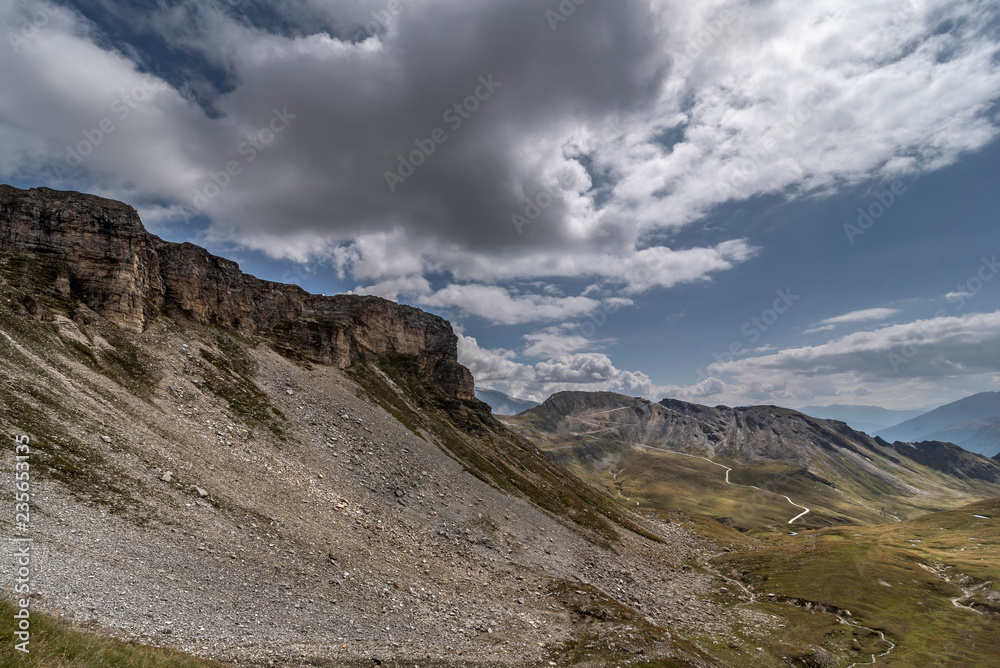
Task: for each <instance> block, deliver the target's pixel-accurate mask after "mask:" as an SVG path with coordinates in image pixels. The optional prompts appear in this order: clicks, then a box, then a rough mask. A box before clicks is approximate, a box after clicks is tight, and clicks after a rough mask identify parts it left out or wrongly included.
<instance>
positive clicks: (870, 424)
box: [799, 404, 925, 435]
mask: <svg viewBox="0 0 1000 668" xmlns="http://www.w3.org/2000/svg"><path fill="white" fill-rule="evenodd" d="M799 412H801V413H805V414H806V415H811V416H813V417H818V418H823V419H824V420H840V421H841V422H846V423H847V424H849V425H850V426H851V428H852V429H857V430H858V431H863V432H865V433H867V434H873V435H874V434H875V432H877V431H879V430H881V429H886V428H887V427H891V426H893V425H896V424H899V423H900V422H903V421H904V420H909V419H910V418H914V417H917V416H918V415H922V414H923V413H924V412H925V411H920V410H911V411H901V410H890V409H888V408H882V407H880V406H853V405H849V404H833V405H830V406H805V407H804V408H800V409H799Z"/></svg>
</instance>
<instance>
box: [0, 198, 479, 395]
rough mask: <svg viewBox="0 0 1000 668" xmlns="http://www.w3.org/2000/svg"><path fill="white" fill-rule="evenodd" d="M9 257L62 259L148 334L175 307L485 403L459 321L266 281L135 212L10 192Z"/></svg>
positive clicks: (98, 300) (84, 293) (60, 285)
mask: <svg viewBox="0 0 1000 668" xmlns="http://www.w3.org/2000/svg"><path fill="white" fill-rule="evenodd" d="M0 252H2V253H22V254H29V255H38V256H45V257H46V258H48V259H50V260H51V259H55V260H57V262H55V266H56V267H57V275H56V277H55V279H54V285H53V287H54V288H55V289H56V290H57V291H58V292H60V293H62V294H63V295H65V296H67V297H68V296H71V295H72V296H74V297H76V298H78V299H79V300H80V301H82V302H83V303H85V304H86V305H87V306H89V307H90V308H92V309H94V310H95V311H97V312H98V313H100V314H101V315H103V316H104V317H106V318H108V319H109V320H111V321H112V322H114V323H116V324H117V325H119V326H121V327H124V328H127V329H130V330H132V331H136V332H139V331H142V330H143V329H144V328H145V327H146V326H147V325H148V324H149V323H150V322H151V321H152V320H153V319H155V318H156V317H157V315H158V314H159V313H160V312H161V311H162V310H163V309H164V308H168V307H169V308H176V309H178V310H180V311H181V312H183V313H184V314H185V315H186V316H187V317H189V318H191V319H192V320H194V321H196V322H199V323H203V324H218V325H221V326H224V327H231V328H233V329H235V330H237V331H240V332H242V333H244V334H261V335H267V336H270V337H272V338H273V339H274V340H275V342H276V344H278V345H279V346H281V347H283V348H286V349H288V350H290V351H292V352H295V353H297V354H300V355H302V356H304V357H306V358H308V359H310V360H313V361H315V362H319V363H323V364H333V365H336V366H339V367H341V368H346V367H349V366H350V365H351V364H353V363H354V362H355V361H358V360H377V359H378V358H380V357H383V356H394V357H396V356H401V357H405V358H409V359H410V360H411V361H412V362H414V363H415V366H416V368H417V369H418V370H419V371H420V372H421V373H424V374H427V375H429V376H430V377H431V378H433V379H434V381H435V382H437V383H438V385H439V386H440V387H441V388H442V389H443V390H444V391H445V393H446V394H448V395H449V396H452V397H454V398H456V399H461V400H472V399H474V392H473V385H474V381H473V378H472V374H471V373H469V370H468V369H466V368H465V367H464V366H462V365H460V364H459V363H458V339H457V337H456V336H455V333H454V331H452V328H451V325H450V324H449V323H448V321H446V320H444V319H442V318H439V317H437V316H434V315H431V314H429V313H425V312H424V311H421V310H419V309H416V308H412V307H409V306H401V305H398V304H395V303H393V302H390V301H386V300H384V299H380V298H378V297H358V296H353V295H336V296H333V297H322V296H319V295H312V294H309V293H307V292H306V291H304V290H302V289H301V288H299V287H297V286H294V285H283V284H280V283H272V282H269V281H262V280H260V279H258V278H255V277H254V276H250V275H247V274H244V273H243V272H242V271H240V268H239V265H237V264H236V263H235V262H231V261H230V260H226V259H224V258H220V257H216V256H214V255H211V254H210V253H209V252H208V251H206V250H205V249H203V248H200V247H198V246H195V245H193V244H188V243H184V244H175V243H170V242H167V241H163V240H162V239H160V238H158V237H156V236H154V235H152V234H149V233H148V232H146V230H145V228H143V226H142V222H141V221H140V220H139V215H138V214H137V213H136V211H135V209H133V208H132V207H130V206H128V205H126V204H122V203H121V202H116V201H113V200H108V199H104V198H101V197H95V196H93V195H85V194H81V193H76V192H63V191H56V190H50V189H48V188H32V189H31V190H20V189H18V188H13V187H11V186H7V185H0Z"/></svg>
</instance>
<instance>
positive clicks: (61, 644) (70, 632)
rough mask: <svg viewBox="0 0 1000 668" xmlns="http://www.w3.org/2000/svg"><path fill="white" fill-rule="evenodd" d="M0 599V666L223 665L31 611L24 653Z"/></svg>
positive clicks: (188, 667)
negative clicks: (104, 635) (106, 635)
mask: <svg viewBox="0 0 1000 668" xmlns="http://www.w3.org/2000/svg"><path fill="white" fill-rule="evenodd" d="M15 612H16V610H15V609H14V607H13V606H12V605H11V604H10V603H9V602H8V601H6V600H0V643H2V644H0V668H15V667H16V668H69V667H70V666H73V667H74V668H81V667H82V668H89V667H93V668H221V666H222V665H223V664H220V663H215V662H213V661H205V660H203V659H197V658H195V657H192V656H188V655H186V654H181V653H180V652H174V651H170V650H165V649H158V648H155V647H147V646H144V645H138V644H133V643H125V642H120V641H118V640H111V639H108V638H102V637H100V636H98V635H95V634H93V633H89V632H87V631H82V630H79V629H75V628H72V627H70V626H69V625H67V624H66V623H64V622H61V621H59V620H57V619H54V618H52V617H49V616H47V615H42V614H40V613H38V612H32V613H31V641H30V643H29V644H28V649H29V650H30V651H29V652H28V653H27V654H25V653H23V652H19V651H17V650H16V649H14V643H15V642H16V641H15V640H13V637H14V630H15V627H14V622H15V620H14V613H15Z"/></svg>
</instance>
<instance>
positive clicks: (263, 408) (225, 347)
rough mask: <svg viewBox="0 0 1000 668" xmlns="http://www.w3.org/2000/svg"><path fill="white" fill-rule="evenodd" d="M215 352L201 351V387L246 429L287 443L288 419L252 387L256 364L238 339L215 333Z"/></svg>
mask: <svg viewBox="0 0 1000 668" xmlns="http://www.w3.org/2000/svg"><path fill="white" fill-rule="evenodd" d="M213 343H214V345H215V350H216V352H213V351H210V350H206V349H204V348H202V349H201V357H202V362H200V363H199V368H200V369H201V371H202V377H203V379H204V385H203V386H204V387H205V389H207V390H208V391H209V392H211V393H212V394H214V395H216V396H217V397H219V398H220V399H223V400H224V401H225V402H226V403H227V404H228V405H229V410H230V411H232V412H233V413H234V414H235V415H238V416H239V417H240V418H242V419H243V420H244V421H245V422H246V423H247V424H248V425H249V426H252V427H257V428H262V429H266V430H267V431H269V432H271V433H272V434H273V435H274V436H275V437H276V438H277V439H278V440H280V441H285V440H287V439H288V435H287V428H288V418H287V417H286V416H285V414H284V413H283V412H282V411H281V410H280V409H279V408H278V407H277V406H275V405H274V404H272V403H271V399H270V397H268V396H267V393H266V392H264V390H262V389H261V388H260V386H259V385H257V383H256V380H255V379H256V377H257V363H256V362H255V361H254V358H253V355H251V354H250V352H249V351H248V350H247V343H246V342H245V341H241V340H240V337H238V335H236V334H233V333H230V332H224V331H222V330H217V331H216V332H215V337H214V341H213Z"/></svg>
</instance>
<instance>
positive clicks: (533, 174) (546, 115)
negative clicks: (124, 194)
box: [217, 0, 667, 249]
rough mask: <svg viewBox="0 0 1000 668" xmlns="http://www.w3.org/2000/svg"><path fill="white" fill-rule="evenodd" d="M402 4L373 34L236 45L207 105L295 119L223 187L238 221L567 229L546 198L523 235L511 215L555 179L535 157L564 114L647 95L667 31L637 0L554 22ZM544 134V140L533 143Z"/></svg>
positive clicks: (545, 239)
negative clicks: (217, 93) (227, 85)
mask: <svg viewBox="0 0 1000 668" xmlns="http://www.w3.org/2000/svg"><path fill="white" fill-rule="evenodd" d="M401 1H402V0H401ZM403 5H404V6H403V8H402V10H401V11H399V12H398V13H397V14H396V15H395V18H394V24H393V25H392V26H391V27H390V29H389V32H388V33H386V34H384V35H382V37H381V39H382V40H384V41H383V42H382V44H381V48H375V45H374V42H373V41H372V40H369V42H367V43H365V44H362V45H360V46H354V47H347V46H345V45H342V44H337V43H335V42H333V41H331V40H328V39H326V38H320V37H313V38H309V39H305V40H300V41H298V42H296V43H288V42H287V41H281V42H280V43H279V42H278V41H276V40H273V41H268V40H266V39H265V40H258V41H256V42H254V43H252V44H250V43H239V42H237V43H235V44H233V46H232V49H233V52H234V53H233V54H231V58H232V61H233V63H234V67H235V71H236V74H237V75H238V77H239V79H240V85H239V86H237V87H236V89H235V90H233V91H232V92H230V93H228V94H226V95H224V96H223V97H222V98H221V99H220V100H219V101H218V103H217V104H218V106H219V107H220V108H221V109H223V110H224V111H225V112H226V113H227V115H229V116H230V117H235V118H239V117H241V116H242V117H244V118H245V121H246V123H248V124H250V125H253V124H254V123H255V122H256V123H257V124H262V123H263V122H264V121H265V120H266V119H267V117H268V116H269V115H270V113H271V109H272V108H273V107H277V108H279V109H283V108H285V107H287V109H288V110H289V112H290V113H292V114H294V115H295V119H294V121H293V122H292V123H291V124H290V126H289V128H288V131H287V132H285V133H284V134H283V135H282V136H281V137H280V138H279V141H277V142H275V146H276V147H277V148H276V149H275V150H273V151H270V152H269V153H270V154H269V155H266V156H264V155H262V156H261V157H260V158H259V160H260V165H259V168H254V169H247V170H246V173H245V174H241V175H240V179H239V184H238V185H237V184H235V183H234V186H236V187H234V188H233V189H232V190H233V192H224V193H222V194H221V195H220V196H219V197H220V199H221V198H223V197H226V198H229V197H235V198H238V199H239V205H240V206H239V208H240V210H242V211H245V212H247V213H246V214H245V216H246V217H241V219H240V220H239V225H240V227H241V228H242V229H244V230H248V228H249V229H250V230H252V229H254V228H256V229H259V230H262V231H270V230H271V226H272V225H274V224H276V223H278V222H279V221H280V223H281V226H282V227H281V230H282V231H283V232H289V231H295V230H308V231H314V232H321V233H326V232H337V233H340V234H344V235H352V234H357V233H361V232H368V233H370V232H373V231H378V230H388V229H391V228H393V227H395V226H398V225H401V224H402V223H403V222H404V221H405V223H406V224H407V225H408V226H409V225H413V226H414V227H416V228H417V229H419V231H420V233H421V234H422V235H430V236H431V237H436V238H440V239H446V240H448V241H450V242H452V243H458V244H461V245H463V246H466V247H469V248H472V249H477V248H478V249H483V248H496V247H497V246H507V245H514V244H519V243H531V244H533V245H539V244H541V245H547V244H556V243H561V244H565V243H566V241H567V239H566V234H565V229H564V226H563V219H564V214H565V209H564V205H563V203H562V202H561V201H558V199H557V201H555V202H554V203H553V204H551V205H550V206H548V207H547V208H546V209H545V210H544V211H543V213H542V216H541V218H540V219H539V220H537V221H536V222H535V224H533V225H532V226H531V227H530V229H529V230H528V233H527V234H523V235H522V234H518V233H517V230H516V228H515V227H514V226H513V225H512V223H511V215H512V214H513V213H515V212H521V211H522V210H523V209H524V204H525V203H524V197H525V195H527V196H530V197H534V196H536V195H537V194H538V193H540V192H541V191H542V190H543V189H546V188H551V187H552V184H551V183H543V180H542V174H541V169H542V168H543V166H544V164H545V163H546V162H548V163H551V162H552V160H553V159H558V158H560V155H559V153H561V148H560V147H559V145H558V140H559V138H560V137H561V136H563V134H564V133H565V131H566V128H568V127H572V126H574V125H581V126H584V127H599V126H600V125H601V124H602V123H607V122H612V120H613V119H614V118H616V117H618V116H620V115H622V114H627V113H630V112H632V111H635V110H636V109H641V108H644V107H649V106H650V105H652V104H653V103H654V101H655V100H656V98H657V96H658V95H659V92H660V87H661V84H662V81H663V78H664V76H665V75H666V73H667V63H666V59H665V58H664V57H663V55H662V40H663V39H665V36H664V35H662V34H660V33H659V32H658V30H657V28H656V26H657V25H658V19H656V17H654V16H652V15H651V14H650V10H649V7H648V3H642V2H638V1H633V0H627V1H624V2H623V1H618V2H610V1H604V2H602V1H600V0H589V1H588V2H587V3H585V4H583V5H581V6H579V7H577V8H576V11H575V13H574V14H572V15H571V16H569V18H568V19H567V20H566V21H565V22H563V23H560V24H558V25H557V27H556V29H555V30H553V29H552V26H551V25H550V22H549V19H547V18H546V15H545V9H546V5H544V4H542V5H540V4H539V3H538V2H536V1H535V0H514V1H510V2H503V3H497V2H486V1H478V2H467V3H461V4H456V3H446V2H432V3H424V4H421V5H419V7H418V6H417V5H414V6H412V7H407V6H405V2H404V3H403ZM551 6H552V8H553V9H555V8H557V7H558V4H557V3H551ZM369 45H370V46H369ZM477 93H478V98H477ZM456 104H457V105H460V108H459V109H457V110H456V109H455V105H456ZM255 119H256V120H255ZM435 130H439V132H438V134H437V137H438V139H439V140H440V139H441V138H445V140H444V141H443V143H437V144H435V143H434V142H433V139H432V137H433V136H434V131H435ZM415 142H420V145H418V144H416V143H415ZM420 146H423V147H424V150H423V152H424V153H429V152H430V151H429V150H428V149H430V148H431V147H433V154H431V155H428V156H426V158H425V160H424V162H423V164H422V165H420V166H419V167H416V169H415V170H414V171H413V173H412V175H408V174H409V168H408V167H406V166H402V167H401V164H400V159H399V156H400V155H402V156H404V158H406V161H407V162H409V156H411V155H412V154H413V152H414V151H420V150H421V148H420ZM543 148H544V149H547V150H549V151H550V152H551V153H554V154H555V155H549V156H546V155H542V154H540V155H532V154H531V152H532V151H533V150H535V149H543ZM234 154H235V146H234V147H233V150H231V151H230V153H229V154H226V155H219V156H218V158H217V161H218V163H219V164H220V165H221V164H225V162H226V161H227V160H229V159H232V158H233V157H234ZM421 159H424V156H422V155H419V154H418V155H416V161H420V160H421ZM386 172H392V173H395V174H396V175H397V176H398V175H400V174H402V175H403V176H404V177H405V182H403V181H398V180H396V179H395V178H389V181H391V182H392V183H391V184H390V183H387V178H386ZM234 181H235V180H234ZM390 185H391V186H392V187H391V188H390ZM275 186H279V187H275ZM593 241H594V242H595V243H600V244H603V245H606V244H607V243H608V242H609V241H611V242H612V243H613V244H615V243H623V242H624V241H625V240H623V239H617V240H616V239H613V238H612V235H611V234H605V235H603V238H601V235H598V238H595V239H593Z"/></svg>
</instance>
